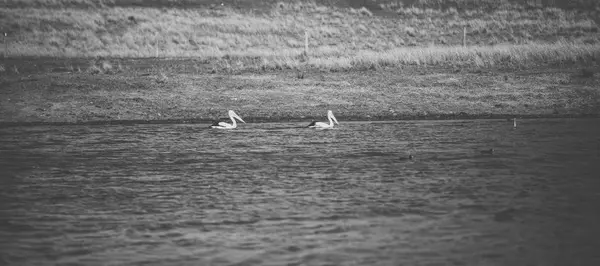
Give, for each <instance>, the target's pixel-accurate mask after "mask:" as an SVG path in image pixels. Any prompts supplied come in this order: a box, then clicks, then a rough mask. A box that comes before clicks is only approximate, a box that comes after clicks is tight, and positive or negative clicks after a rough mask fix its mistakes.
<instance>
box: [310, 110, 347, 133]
mask: <svg viewBox="0 0 600 266" xmlns="http://www.w3.org/2000/svg"><path fill="white" fill-rule="evenodd" d="M327 119H328V120H329V124H327V123H324V122H316V121H313V122H312V123H310V125H308V128H317V129H319V128H323V129H324V128H333V125H334V124H333V122H335V123H336V124H338V125H339V124H340V123H338V121H337V119H336V118H335V116H333V112H332V111H331V110H329V111H327Z"/></svg>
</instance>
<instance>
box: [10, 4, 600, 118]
mask: <svg viewBox="0 0 600 266" xmlns="http://www.w3.org/2000/svg"><path fill="white" fill-rule="evenodd" d="M461 1H463V0H453V1H448V3H450V4H451V3H459V2H461ZM5 2H7V5H5V7H3V8H0V25H2V27H3V28H2V31H4V32H7V33H8V36H7V38H6V39H5V45H6V46H5V47H6V48H5V49H3V50H2V51H3V53H4V54H5V55H6V57H4V56H3V57H1V58H0V85H1V86H0V122H90V121H92V122H93V121H112V120H169V119H177V120H180V119H181V120H193V121H206V120H211V119H215V118H218V117H223V116H224V115H225V112H226V111H227V110H228V109H234V110H236V111H237V113H238V114H240V115H241V116H242V117H244V118H246V119H247V120H248V121H259V120H260V121H282V120H289V119H292V120H310V119H311V118H322V116H323V114H324V113H325V112H326V110H328V109H331V110H334V112H335V113H336V116H337V117H338V118H340V119H342V120H344V119H407V118H445V117H461V118H472V117H489V116H507V117H508V116H583V115H594V116H597V115H598V114H600V100H599V99H600V93H599V91H598V89H597V88H598V78H597V75H595V73H596V72H597V71H598V69H599V68H598V65H597V62H598V60H600V41H599V40H600V32H599V30H598V25H597V18H598V15H599V14H600V12H599V11H600V10H598V9H597V8H596V7H595V6H590V7H587V6H586V7H585V8H575V9H559V8H555V7H531V6H524V5H517V4H514V3H513V2H515V1H509V2H506V1H505V2H496V1H488V0H485V1H479V2H478V3H479V6H477V5H475V6H470V7H469V8H459V6H460V5H456V6H452V5H449V6H445V7H443V8H442V7H439V8H435V5H436V3H438V2H436V1H418V3H417V5H416V6H417V7H415V6H408V5H406V3H405V5H397V4H398V3H400V2H399V1H350V0H348V1H316V2H315V1H249V0H236V1H228V2H226V4H225V5H220V2H219V3H217V2H216V1H212V0H199V1H187V0H186V1H167V0H154V1H137V0H105V1H89V0H75V1H72V0H10V1H5ZM258 2H260V4H256V3H258ZM334 2H335V4H332V3H334ZM402 2H406V1H402ZM559 2H560V1H559ZM328 3H329V4H328ZM342 3H345V4H342ZM360 3H363V4H364V5H361V4H360ZM394 3H395V4H396V5H394ZM497 3H501V4H497ZM586 3H587V2H586ZM357 4H358V5H357ZM489 5H492V6H493V8H490V7H489ZM465 29H466V36H467V38H466V43H465V45H464V46H463V43H462V42H463V30H465ZM305 30H306V32H307V33H308V44H309V49H308V51H307V53H306V54H305V53H304V52H305V50H304V49H305V48H304V47H305Z"/></svg>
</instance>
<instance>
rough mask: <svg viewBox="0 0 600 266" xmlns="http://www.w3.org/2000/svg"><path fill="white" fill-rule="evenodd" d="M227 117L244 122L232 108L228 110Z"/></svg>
mask: <svg viewBox="0 0 600 266" xmlns="http://www.w3.org/2000/svg"><path fill="white" fill-rule="evenodd" d="M229 117H231V118H232V119H233V118H235V119H237V120H240V122H242V123H244V124H245V123H246V122H245V121H244V120H243V119H242V118H241V117H239V116H238V115H237V114H236V113H235V112H234V111H233V110H229Z"/></svg>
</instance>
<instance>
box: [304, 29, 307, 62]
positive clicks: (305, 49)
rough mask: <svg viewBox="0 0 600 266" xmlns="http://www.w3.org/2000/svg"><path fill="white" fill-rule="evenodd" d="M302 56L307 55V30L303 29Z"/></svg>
mask: <svg viewBox="0 0 600 266" xmlns="http://www.w3.org/2000/svg"><path fill="white" fill-rule="evenodd" d="M304 56H308V30H306V29H305V30H304Z"/></svg>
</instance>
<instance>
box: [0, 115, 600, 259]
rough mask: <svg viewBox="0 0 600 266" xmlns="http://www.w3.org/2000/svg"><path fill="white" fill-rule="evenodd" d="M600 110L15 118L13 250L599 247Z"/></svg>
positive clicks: (3, 214) (11, 134) (10, 135)
mask: <svg viewBox="0 0 600 266" xmlns="http://www.w3.org/2000/svg"><path fill="white" fill-rule="evenodd" d="M599 122H600V120H598V119H528V120H521V121H520V123H519V127H518V128H517V129H513V128H512V122H509V121H505V120H472V121H410V122H374V123H371V122H343V121H342V124H341V126H340V127H339V128H337V129H333V130H313V129H305V128H298V126H301V125H303V124H301V123H287V124H286V123H283V124H282V123H267V124H242V125H240V126H239V127H238V128H237V129H236V130H231V131H222V130H208V129H206V127H207V125H173V124H169V125H131V126H126V125H111V126H103V125H98V126H60V127H59V126H35V127H10V128H3V129H0V169H2V171H1V172H0V200H1V202H0V264H2V265H5V264H6V265H47V264H51V265H55V264H62V265H69V264H72V265H81V264H85V265H142V264H143V265H169V264H170V265H600V253H598V250H600V240H599V239H598V236H600V208H599V206H597V205H598V204H597V203H599V202H600V190H599V189H600V178H599V177H598V176H600V175H598V173H599V172H600V171H599V170H600V167H599V162H600V160H599V159H600V123H599ZM490 148H493V149H494V152H493V153H491V154H489V153H486V152H485V151H487V150H489V149H490ZM409 154H411V155H413V156H414V158H413V159H412V160H410V159H408V155H409Z"/></svg>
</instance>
